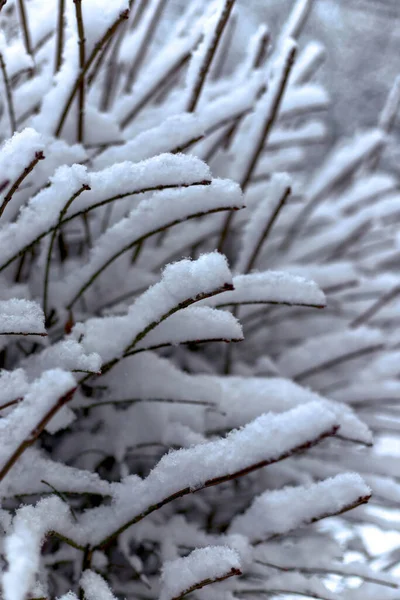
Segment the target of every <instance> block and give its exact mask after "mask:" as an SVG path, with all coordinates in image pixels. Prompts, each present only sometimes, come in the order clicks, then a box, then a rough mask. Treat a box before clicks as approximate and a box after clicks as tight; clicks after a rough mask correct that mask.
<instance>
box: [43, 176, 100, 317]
mask: <svg viewBox="0 0 400 600" xmlns="http://www.w3.org/2000/svg"><path fill="white" fill-rule="evenodd" d="M87 190H90V187H89V186H88V185H87V184H84V185H82V186H81V187H80V188H79V190H77V191H76V192H75V194H73V195H72V196H71V198H69V199H68V201H67V202H66V203H65V206H64V207H63V208H62V210H61V211H60V216H59V218H58V223H57V225H56V226H55V227H54V229H53V233H52V236H51V239H50V243H49V247H48V250H47V257H46V267H45V274H44V282H43V313H44V316H45V321H46V326H47V327H49V326H50V323H48V320H49V315H48V314H47V309H48V306H47V304H48V290H49V277H50V264H51V255H52V252H53V246H54V242H55V239H56V235H57V231H58V229H59V227H60V223H61V222H62V219H63V216H64V215H65V214H66V212H67V210H68V209H69V207H70V206H71V204H72V203H73V201H74V200H75V199H76V198H78V197H79V196H80V195H81V194H82V193H83V192H85V191H87Z"/></svg>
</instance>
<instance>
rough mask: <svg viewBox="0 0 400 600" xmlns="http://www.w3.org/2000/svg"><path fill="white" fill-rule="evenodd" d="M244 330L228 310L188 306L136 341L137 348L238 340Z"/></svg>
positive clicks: (240, 338) (241, 337)
mask: <svg viewBox="0 0 400 600" xmlns="http://www.w3.org/2000/svg"><path fill="white" fill-rule="evenodd" d="M242 339H243V330H242V327H241V326H240V324H239V321H238V320H237V319H236V318H235V317H234V316H233V315H232V314H231V313H229V312H225V311H221V310H215V309H213V308H210V307H208V306H189V307H188V308H184V309H183V310H180V311H179V312H177V313H175V314H174V315H171V316H170V317H168V319H166V320H165V321H163V322H162V323H160V324H159V325H158V326H157V327H156V329H153V330H152V331H150V333H148V334H147V335H146V337H145V338H144V339H143V340H142V341H141V342H139V344H138V345H137V347H136V348H137V349H141V348H154V347H155V346H162V345H165V344H166V345H170V344H172V345H175V344H183V343H185V342H201V341H207V340H224V341H231V340H232V341H239V340H242Z"/></svg>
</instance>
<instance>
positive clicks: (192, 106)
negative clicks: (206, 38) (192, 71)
mask: <svg viewBox="0 0 400 600" xmlns="http://www.w3.org/2000/svg"><path fill="white" fill-rule="evenodd" d="M234 3H235V0H225V6H224V8H223V10H222V12H221V15H220V18H219V19H218V22H217V25H216V28H215V32H214V35H213V37H212V39H211V40H210V45H209V46H208V48H207V51H206V53H205V56H204V59H203V62H202V65H201V67H200V70H199V73H198V76H197V79H196V81H195V83H194V87H193V90H192V93H191V95H190V98H189V102H188V106H187V111H188V112H194V111H195V110H196V106H197V104H198V101H199V99H200V94H201V91H202V89H203V86H204V83H205V80H206V77H207V73H208V71H209V69H210V66H211V63H212V60H213V58H214V55H215V52H216V50H217V48H218V44H219V42H220V40H221V36H222V33H223V31H224V29H225V26H226V24H227V22H228V19H229V16H230V14H231V11H232V8H233V5H234Z"/></svg>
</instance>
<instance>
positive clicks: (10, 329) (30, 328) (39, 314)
mask: <svg viewBox="0 0 400 600" xmlns="http://www.w3.org/2000/svg"><path fill="white" fill-rule="evenodd" d="M0 334H2V335H4V334H19V335H28V334H30V335H34V334H37V335H46V329H45V327H44V314H43V310H42V308H41V306H40V305H39V304H38V303H37V302H33V301H32V300H23V299H20V298H13V299H11V300H3V301H0Z"/></svg>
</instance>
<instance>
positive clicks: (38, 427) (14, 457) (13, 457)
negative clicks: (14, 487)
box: [0, 388, 76, 481]
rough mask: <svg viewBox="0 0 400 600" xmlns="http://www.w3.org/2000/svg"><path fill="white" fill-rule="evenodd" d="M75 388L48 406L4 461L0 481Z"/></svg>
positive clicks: (69, 397) (0, 471)
mask: <svg viewBox="0 0 400 600" xmlns="http://www.w3.org/2000/svg"><path fill="white" fill-rule="evenodd" d="M75 390H76V388H73V389H71V390H69V392H67V393H66V394H65V395H64V396H61V398H59V399H58V401H57V402H56V404H54V406H52V407H51V408H50V410H49V411H48V412H47V413H46V414H45V416H44V417H43V418H42V419H41V420H40V421H39V423H38V424H37V425H36V427H35V428H34V429H33V430H32V431H31V433H30V434H29V435H28V437H27V438H26V439H25V440H23V442H21V444H20V445H19V446H18V448H17V449H16V450H15V452H14V453H13V454H12V455H11V456H10V458H9V459H8V460H7V461H6V463H5V465H4V466H3V468H2V469H1V470H0V481H1V480H2V479H4V477H5V476H6V475H7V473H8V472H9V471H10V469H11V468H12V467H13V465H14V464H15V463H16V462H17V460H18V459H19V458H20V456H21V455H22V454H23V453H24V452H25V450H26V449H27V448H29V446H32V444H34V442H36V440H37V438H38V437H39V435H40V434H41V433H42V431H43V429H44V428H45V427H46V425H47V423H48V422H49V421H50V419H52V418H53V417H54V415H55V414H56V413H57V412H58V411H59V410H60V408H61V407H62V406H64V404H66V403H67V402H69V401H70V400H71V399H72V396H73V395H74V393H75Z"/></svg>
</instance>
